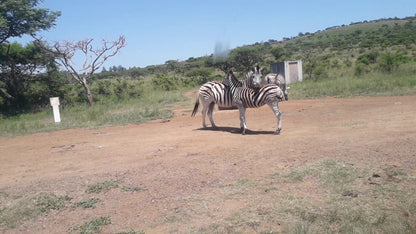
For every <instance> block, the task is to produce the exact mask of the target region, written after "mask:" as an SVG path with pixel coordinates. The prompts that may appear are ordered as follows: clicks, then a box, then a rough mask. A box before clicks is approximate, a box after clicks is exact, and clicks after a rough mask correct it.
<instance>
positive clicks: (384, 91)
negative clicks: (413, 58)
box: [289, 73, 416, 99]
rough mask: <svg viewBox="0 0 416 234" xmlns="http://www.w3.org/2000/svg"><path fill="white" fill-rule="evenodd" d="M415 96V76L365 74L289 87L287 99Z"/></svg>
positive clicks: (296, 84) (307, 82) (305, 82)
mask: <svg viewBox="0 0 416 234" xmlns="http://www.w3.org/2000/svg"><path fill="white" fill-rule="evenodd" d="M415 94H416V75H403V76H396V75H390V74H381V73H380V74H377V73H375V74H367V75H363V76H361V77H354V76H346V77H339V78H333V79H325V80H318V81H308V80H306V81H303V82H300V83H295V84H291V85H290V90H289V98H291V99H314V98H325V97H354V96H400V95H415Z"/></svg>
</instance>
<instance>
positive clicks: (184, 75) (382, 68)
mask: <svg viewBox="0 0 416 234" xmlns="http://www.w3.org/2000/svg"><path fill="white" fill-rule="evenodd" d="M52 13H54V14H52ZM51 15H53V16H54V17H55V18H52V19H49V21H50V20H55V19H56V17H58V16H59V12H58V13H57V12H51ZM415 38H416V17H406V18H403V19H399V18H389V19H379V20H374V21H364V22H357V23H351V24H350V25H342V26H334V27H331V28H327V29H325V30H322V31H321V30H320V31H317V32H314V33H309V32H305V33H302V32H300V33H299V34H298V35H297V36H294V37H290V38H283V40H281V41H277V40H272V39H271V40H268V41H267V42H258V43H255V44H253V45H246V46H241V47H238V48H235V49H232V50H231V51H229V54H228V57H225V58H221V59H218V58H216V57H215V56H214V55H210V56H203V57H198V58H193V57H191V58H189V59H187V60H186V61H177V60H169V61H166V62H165V64H160V65H151V66H147V67H144V68H139V67H133V68H124V67H123V66H112V67H107V68H106V67H105V65H104V66H103V68H102V70H101V72H98V71H97V72H95V73H94V74H93V75H92V76H91V77H89V80H88V82H89V84H88V85H89V89H90V91H91V93H92V95H91V96H89V97H88V98H87V96H86V95H85V87H84V86H83V85H81V84H79V83H76V82H75V81H74V80H73V79H72V78H71V74H70V73H68V72H66V71H61V70H60V66H59V64H57V63H56V61H57V60H58V59H57V58H54V57H53V56H52V55H51V54H43V52H42V49H41V48H38V46H39V43H33V44H28V45H24V46H23V45H20V44H18V43H15V42H13V43H9V42H8V41H7V40H5V41H3V42H2V44H1V45H0V67H1V75H0V119H1V121H0V137H5V136H16V135H22V134H30V133H35V132H44V131H54V130H59V129H67V128H77V127H88V128H95V127H102V126H109V125H124V124H138V123H143V122H146V121H149V120H152V119H165V118H170V117H172V116H173V111H172V109H171V107H172V105H170V104H173V103H178V102H186V103H191V102H190V101H188V99H187V98H186V97H185V96H184V94H185V93H186V92H189V91H191V90H197V89H198V87H199V86H200V85H201V84H203V83H205V82H207V81H210V80H223V77H224V70H225V69H226V68H228V67H233V68H234V69H235V70H236V71H237V72H238V74H240V77H241V74H243V73H245V72H246V71H247V70H249V69H251V68H252V67H253V66H254V65H260V66H262V67H265V68H266V70H268V69H269V67H270V64H271V63H274V62H279V61H284V60H302V62H303V78H304V81H303V82H301V83H295V84H291V85H290V88H291V89H290V93H289V98H290V99H310V98H324V97H328V96H331V97H354V96H392V95H414V94H416V39H415ZM127 40H128V38H127ZM29 55H30V56H29ZM25 56H26V57H25ZM31 56H32V57H31ZM51 56H52V57H51ZM22 57H24V58H25V59H24V60H22V61H21V62H17V63H16V62H15V61H16V60H17V58H19V59H21V58H22ZM39 58H41V60H39ZM39 61H41V62H39ZM12 62H14V63H12ZM31 64H32V65H33V64H35V65H36V67H37V68H39V69H43V71H46V72H43V73H39V74H35V73H33V74H28V71H27V70H25V69H29V68H30V67H31ZM12 68H13V69H12ZM15 70H19V71H20V73H16V74H15V73H13V74H12V71H15ZM10 77H14V78H13V80H10ZM54 96H56V97H59V98H60V103H61V105H60V110H61V116H62V117H61V118H62V122H61V123H59V124H55V123H53V117H52V109H51V107H50V105H49V97H54ZM91 97H93V99H94V100H93V103H94V104H93V105H92V104H91V103H92V102H91V100H89V98H91Z"/></svg>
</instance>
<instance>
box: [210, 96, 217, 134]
mask: <svg viewBox="0 0 416 234" xmlns="http://www.w3.org/2000/svg"><path fill="white" fill-rule="evenodd" d="M214 107H215V102H211V104H209V107H208V118H209V121H211V126H212V127H213V128H217V125H215V123H214V119H213V118H212V113H213V112H214Z"/></svg>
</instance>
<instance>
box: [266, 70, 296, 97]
mask: <svg viewBox="0 0 416 234" xmlns="http://www.w3.org/2000/svg"><path fill="white" fill-rule="evenodd" d="M262 83H265V84H277V85H278V86H279V88H280V89H281V90H282V91H283V93H284V95H285V100H289V93H288V89H289V87H288V86H287V83H286V80H285V77H284V76H282V74H279V73H269V74H267V75H265V76H264V81H263V82H262Z"/></svg>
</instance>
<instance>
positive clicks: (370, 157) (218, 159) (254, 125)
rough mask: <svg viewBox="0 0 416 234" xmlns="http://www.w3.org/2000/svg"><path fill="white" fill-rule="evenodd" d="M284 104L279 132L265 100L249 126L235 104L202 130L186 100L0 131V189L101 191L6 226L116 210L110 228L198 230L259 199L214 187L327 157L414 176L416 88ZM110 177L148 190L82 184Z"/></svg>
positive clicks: (62, 223) (78, 220)
mask: <svg viewBox="0 0 416 234" xmlns="http://www.w3.org/2000/svg"><path fill="white" fill-rule="evenodd" d="M279 106H280V108H281V110H282V111H283V117H282V121H283V122H282V123H283V130H282V132H281V134H280V135H278V136H276V135H273V131H274V130H275V129H276V119H275V117H274V115H273V114H272V112H271V110H270V109H269V108H268V107H267V106H265V107H263V108H259V109H249V110H247V113H246V117H247V124H248V128H249V129H250V130H251V131H250V132H249V134H248V135H245V136H242V135H241V134H240V133H239V120H238V111H237V110H233V111H218V110H215V112H214V120H215V121H216V124H217V125H218V126H220V128H219V129H218V130H212V129H207V130H203V129H201V126H202V124H201V114H200V112H198V114H197V115H196V117H195V118H191V117H190V111H191V109H192V108H193V106H189V108H186V110H183V111H178V112H177V117H175V118H172V119H170V120H169V121H152V122H151V123H147V124H141V125H129V126H119V127H108V128H101V129H70V130H64V131H58V132H50V133H39V134H33V135H28V136H21V137H15V138H1V139H0V162H1V163H0V191H3V193H5V194H14V195H16V196H17V195H20V196H24V195H27V194H31V195H36V194H38V193H41V192H53V193H55V194H56V195H68V196H70V197H72V198H74V199H76V200H81V199H83V198H84V199H85V198H89V197H98V198H100V201H101V202H99V203H98V204H97V207H96V208H95V209H79V208H78V209H71V208H67V209H64V210H57V211H55V210H53V211H51V212H50V213H49V214H48V215H44V216H40V217H37V218H35V219H30V220H26V221H24V222H23V223H22V224H21V225H20V226H19V227H17V228H15V229H8V230H7V231H6V232H11V233H13V232H16V233H19V232H26V233H44V232H47V231H49V232H53V233H64V232H68V230H71V228H73V227H76V226H80V225H81V224H82V223H83V222H84V221H85V220H90V219H92V218H94V217H100V216H109V217H111V225H107V226H105V227H104V228H103V231H104V232H116V231H122V230H132V229H134V230H144V231H146V233H155V232H187V231H195V230H200V229H201V228H204V227H206V226H208V225H210V224H212V223H221V222H224V220H226V219H227V217H229V216H230V215H231V214H232V213H233V212H235V211H238V210H240V209H244V208H245V207H246V205H247V202H249V201H250V199H254V200H255V198H250V197H244V198H241V199H238V200H235V199H221V196H222V195H221V194H218V193H217V192H218V190H216V189H215V188H218V187H220V186H225V185H227V184H232V183H235V181H238V180H240V179H250V180H255V181H261V180H262V179H264V178H265V177H267V176H268V175H270V174H272V173H276V172H282V171H285V170H289V169H290V168H293V167H296V166H299V165H302V164H305V163H307V162H311V161H314V160H318V159H322V158H334V159H339V160H342V161H345V162H348V163H351V164H354V165H360V166H363V167H371V168H377V167H379V168H385V167H387V166H393V165H394V166H397V167H400V168H401V169H403V170H405V171H407V172H408V173H410V174H412V175H414V176H416V160H415V159H416V96H404V97H365V98H352V99H337V98H327V99H319V100H290V101H288V102H284V103H281V104H280V105H279ZM207 121H208V119H207ZM106 180H121V181H123V182H122V183H123V185H127V186H136V187H143V188H146V190H145V191H140V192H125V191H122V190H121V189H113V190H110V191H108V192H106V193H100V194H93V195H92V194H88V193H85V190H86V188H87V187H88V185H91V184H94V183H97V182H103V181H106ZM300 192H301V191H300ZM208 197H209V199H208ZM1 201H2V200H1V199H0V202H1ZM198 202H199V203H198ZM0 204H1V203H0ZM6 205H7V204H6ZM2 229H3V230H5V227H1V226H0V231H1V230H2Z"/></svg>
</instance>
